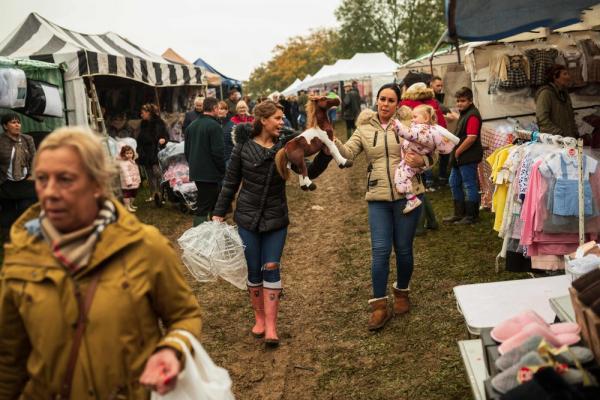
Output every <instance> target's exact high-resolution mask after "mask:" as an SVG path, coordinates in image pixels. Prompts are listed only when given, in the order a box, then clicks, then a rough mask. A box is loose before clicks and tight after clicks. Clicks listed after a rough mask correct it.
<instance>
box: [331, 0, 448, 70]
mask: <svg viewBox="0 0 600 400" xmlns="http://www.w3.org/2000/svg"><path fill="white" fill-rule="evenodd" d="M335 16H336V18H337V20H338V22H339V23H340V30H339V35H340V44H341V45H342V46H343V53H344V55H345V56H346V57H348V56H352V55H353V54H354V53H357V52H378V51H383V52H384V53H386V54H387V55H388V56H389V57H391V58H392V59H394V60H395V61H398V62H402V61H406V60H409V59H411V58H415V57H417V56H419V55H421V54H423V53H425V52H427V51H431V50H432V49H433V47H434V46H435V43H436V42H437V40H438V39H439V37H440V36H441V34H442V32H443V30H444V1H443V0H343V1H342V3H341V4H340V6H339V7H338V8H337V9H336V11H335Z"/></svg>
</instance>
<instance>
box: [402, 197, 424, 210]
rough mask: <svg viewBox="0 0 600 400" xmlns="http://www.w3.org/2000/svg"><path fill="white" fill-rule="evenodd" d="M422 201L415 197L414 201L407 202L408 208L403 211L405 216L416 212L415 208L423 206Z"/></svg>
mask: <svg viewBox="0 0 600 400" xmlns="http://www.w3.org/2000/svg"><path fill="white" fill-rule="evenodd" d="M421 203H422V201H421V200H419V198H418V197H415V198H414V199H412V200H408V201H407V202H406V207H404V210H402V212H403V213H404V214H408V213H409V212H411V211H412V210H414V209H415V208H417V207H419V206H420V205H421Z"/></svg>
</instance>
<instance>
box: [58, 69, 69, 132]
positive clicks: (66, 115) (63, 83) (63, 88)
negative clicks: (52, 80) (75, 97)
mask: <svg viewBox="0 0 600 400" xmlns="http://www.w3.org/2000/svg"><path fill="white" fill-rule="evenodd" d="M59 71H60V76H61V78H62V83H61V86H62V92H63V93H62V94H63V95H62V97H63V103H64V105H65V108H64V114H65V125H67V126H69V108H68V106H67V90H66V88H65V71H64V70H63V68H62V66H61V67H60V69H59Z"/></svg>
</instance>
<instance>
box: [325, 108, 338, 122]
mask: <svg viewBox="0 0 600 400" xmlns="http://www.w3.org/2000/svg"><path fill="white" fill-rule="evenodd" d="M327 116H328V117H329V120H330V121H331V123H335V120H336V119H337V109H335V108H330V109H329V111H327Z"/></svg>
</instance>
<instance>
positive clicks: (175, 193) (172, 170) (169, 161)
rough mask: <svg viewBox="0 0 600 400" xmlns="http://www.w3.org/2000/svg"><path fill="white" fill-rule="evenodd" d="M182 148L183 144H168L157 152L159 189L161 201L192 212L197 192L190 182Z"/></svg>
mask: <svg viewBox="0 0 600 400" xmlns="http://www.w3.org/2000/svg"><path fill="white" fill-rule="evenodd" d="M183 148H184V142H180V143H173V142H168V143H167V145H166V146H165V148H164V149H162V150H161V151H159V152H158V165H159V167H160V170H161V175H162V181H161V184H160V189H161V194H162V198H163V199H168V200H169V202H171V203H174V204H178V205H179V208H180V210H181V211H183V212H192V211H193V210H194V209H195V208H196V198H197V196H198V191H197V189H196V185H195V184H194V182H190V175H189V167H188V163H187V161H186V159H185V154H184V152H183Z"/></svg>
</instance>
